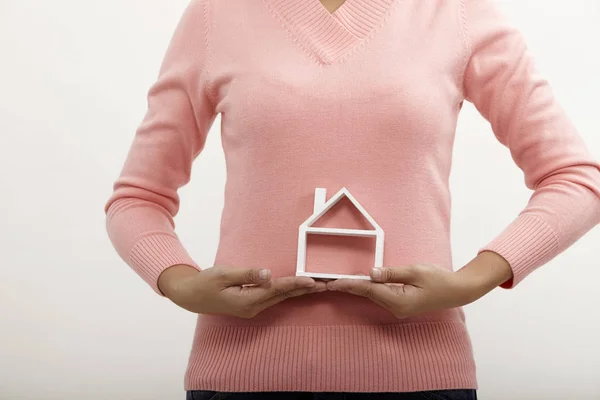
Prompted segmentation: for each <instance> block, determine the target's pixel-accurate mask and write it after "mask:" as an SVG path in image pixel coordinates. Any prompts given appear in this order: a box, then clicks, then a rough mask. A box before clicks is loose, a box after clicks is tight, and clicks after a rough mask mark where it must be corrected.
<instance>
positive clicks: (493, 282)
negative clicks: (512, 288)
mask: <svg viewBox="0 0 600 400" xmlns="http://www.w3.org/2000/svg"><path fill="white" fill-rule="evenodd" d="M455 274H456V276H457V278H458V280H459V282H461V284H462V285H464V286H465V288H466V291H467V293H468V296H469V297H470V299H469V300H470V301H469V302H471V301H475V300H477V299H478V298H480V297H481V296H483V295H485V294H486V293H488V292H490V291H492V290H493V289H495V288H496V287H498V286H500V285H501V284H503V283H504V282H506V281H508V280H510V279H511V278H512V269H511V267H510V264H509V263H508V261H506V260H505V259H504V257H502V256H500V255H499V254H497V253H495V252H492V251H483V252H481V253H479V254H478V255H477V256H476V257H475V258H473V259H472V260H471V261H470V262H469V263H467V264H466V265H465V266H464V267H462V268H461V269H459V270H458V271H456V272H455Z"/></svg>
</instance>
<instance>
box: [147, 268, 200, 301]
mask: <svg viewBox="0 0 600 400" xmlns="http://www.w3.org/2000/svg"><path fill="white" fill-rule="evenodd" d="M199 272H200V271H198V270H197V269H196V268H194V267H192V266H190V265H185V264H178V265H173V266H170V267H169V268H167V269H165V270H164V271H163V272H162V273H161V274H160V276H159V277H158V282H157V284H158V289H159V290H160V291H161V292H162V294H163V295H164V296H165V297H167V298H170V297H171V295H172V294H173V293H175V292H176V291H177V288H178V287H179V284H180V282H181V281H183V280H185V279H187V278H189V277H192V276H195V275H196V274H198V273H199Z"/></svg>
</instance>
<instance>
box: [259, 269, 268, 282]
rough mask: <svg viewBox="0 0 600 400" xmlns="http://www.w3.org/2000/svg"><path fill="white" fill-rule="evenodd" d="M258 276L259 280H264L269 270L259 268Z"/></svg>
mask: <svg viewBox="0 0 600 400" xmlns="http://www.w3.org/2000/svg"><path fill="white" fill-rule="evenodd" d="M258 277H259V278H260V279H261V280H265V279H267V278H268V277H269V270H268V269H261V270H260V271H259V272H258Z"/></svg>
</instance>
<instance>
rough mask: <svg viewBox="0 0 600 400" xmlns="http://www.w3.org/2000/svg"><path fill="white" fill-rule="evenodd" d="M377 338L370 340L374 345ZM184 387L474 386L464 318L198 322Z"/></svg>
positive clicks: (365, 389) (390, 389)
mask: <svg viewBox="0 0 600 400" xmlns="http://www.w3.org/2000/svg"><path fill="white" fill-rule="evenodd" d="M375 343H376V345H373V344H375ZM185 388H186V390H216V391H235V392H252V391H310V392H412V391H422V390H436V389H440V390H441V389H453V388H455V389H461V388H464V389H467V388H473V389H476V388H477V382H476V376H475V363H474V360H473V355H472V347H471V341H470V338H469V335H468V333H467V330H466V327H465V324H464V323H461V322H456V321H439V322H422V323H405V324H402V323H399V324H389V325H329V326H219V325H216V326H215V325H212V326H204V325H203V324H202V323H199V324H198V325H197V328H196V334H195V337H194V344H193V349H192V354H191V356H190V359H189V365H188V369H187V372H186V376H185Z"/></svg>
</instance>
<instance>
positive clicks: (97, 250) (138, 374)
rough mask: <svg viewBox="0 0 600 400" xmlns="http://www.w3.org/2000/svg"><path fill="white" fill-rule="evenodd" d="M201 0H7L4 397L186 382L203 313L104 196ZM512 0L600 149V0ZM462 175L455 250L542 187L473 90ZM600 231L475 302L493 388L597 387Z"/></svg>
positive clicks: (194, 216)
mask: <svg viewBox="0 0 600 400" xmlns="http://www.w3.org/2000/svg"><path fill="white" fill-rule="evenodd" d="M186 1H187V0H169V1H167V0H103V1H98V2H90V1H85V2H84V1H75V0H53V1H42V0H37V1H35V0H2V1H0V91H1V92H0V132H1V134H0V152H1V157H0V167H1V169H0V171H1V172H0V184H1V187H2V196H1V197H0V206H1V207H0V208H1V209H2V222H3V225H4V228H3V229H2V231H1V233H0V235H1V237H0V248H1V253H0V254H1V255H2V263H1V264H0V399H2V400H4V399H11V400H12V399H61V400H66V399H79V398H86V399H99V400H100V399H102V400H106V399H111V400H120V399H123V400H125V399H127V400H136V399H140V400H141V399H145V400H147V399H157V400H158V399H161V400H162V399H177V398H183V391H182V388H181V385H182V375H183V372H184V369H185V363H186V361H187V354H188V353H187V352H188V349H189V345H190V341H191V337H192V329H193V324H194V317H193V315H192V314H189V313H187V312H185V311H182V310H180V309H178V308H176V307H175V306H173V305H171V304H170V303H169V302H168V301H165V300H163V299H161V298H159V297H158V296H156V295H155V294H154V293H153V292H152V291H151V290H149V288H148V287H147V286H146V285H145V283H143V281H142V280H141V279H139V278H138V277H137V276H136V275H135V274H134V273H133V272H132V271H130V270H129V269H128V267H127V266H126V265H125V264H123V263H122V262H121V261H120V259H119V258H118V256H117V255H116V253H115V252H114V251H113V249H112V247H111V246H110V244H109V241H108V238H107V236H106V233H105V230H104V215H103V213H102V207H103V203H104V202H105V200H106V199H107V196H108V195H109V193H110V190H111V184H112V181H113V180H114V179H115V177H116V176H117V174H118V172H119V170H120V167H121V164H122V162H123V160H124V157H125V155H126V151H127V147H128V145H129V143H130V141H131V138H132V134H133V132H134V130H135V128H136V126H137V124H138V123H139V122H140V119H141V117H142V115H143V113H144V111H145V107H146V103H145V95H146V91H147V89H148V87H149V85H150V84H151V83H152V82H153V80H154V78H155V77H156V73H157V68H158V65H159V63H160V61H161V57H162V55H163V51H164V49H165V47H166V45H167V42H168V40H169V38H170V35H171V33H172V29H173V28H174V25H175V24H176V22H177V20H178V18H179V16H180V14H181V11H182V10H183V8H184V7H185V5H186ZM498 1H499V2H500V3H501V5H502V6H503V7H505V8H506V10H507V12H508V13H509V14H510V15H511V16H512V17H514V21H515V23H516V24H517V25H518V26H520V27H521V28H522V30H523V31H524V33H525V34H526V36H527V37H528V41H529V43H530V47H531V48H532V49H533V50H534V52H535V54H536V55H537V59H538V64H539V67H540V69H541V70H543V72H544V74H545V75H546V76H547V77H548V78H549V80H550V81H551V82H552V84H553V87H554V89H555V93H556V95H557V96H558V97H559V98H560V101H561V103H562V104H563V106H564V107H565V108H566V109H567V111H568V112H569V114H570V115H571V117H572V119H573V120H574V122H575V124H576V125H577V127H578V128H579V129H580V132H581V135H582V136H583V137H584V139H585V140H586V142H587V143H588V145H589V147H590V149H591V150H592V152H593V153H594V155H595V156H596V157H600V134H599V131H600V119H599V114H598V110H597V108H598V97H597V96H598V93H600V78H599V77H598V71H599V70H600V56H599V55H598V45H597V42H596V40H594V39H592V38H598V37H600V24H599V23H598V22H599V20H600V2H598V0H571V1H569V2H564V1H558V0H556V1H550V0H530V1H523V0H498ZM567 4H568V6H567ZM219 124H220V120H219V119H217V120H216V121H215V124H214V126H213V130H212V132H211V133H210V135H209V140H208V143H207V147H206V150H205V151H204V153H203V154H202V155H201V156H200V158H199V159H198V160H197V162H196V164H195V166H194V173H193V178H192V182H191V183H190V184H189V185H188V186H187V187H186V188H184V190H182V209H181V213H180V215H179V217H178V219H177V221H178V232H179V234H180V235H181V237H182V239H183V241H184V242H185V243H187V244H190V245H189V246H188V247H189V248H190V252H191V253H192V255H193V256H194V257H195V259H196V260H197V261H198V262H199V263H200V264H201V265H202V264H204V265H208V264H209V263H210V262H211V260H212V257H213V255H214V251H215V248H216V245H217V229H218V222H219V217H220V216H219V213H217V212H215V211H216V210H220V208H221V206H222V191H221V190H222V186H223V180H224V162H223V156H222V151H221V148H220V143H219V134H218V132H217V131H218V127H219ZM482 173H485V174H487V175H488V176H489V178H488V179H487V180H485V181H482V180H480V178H479V177H481V176H482V175H481V174H482ZM452 190H453V195H454V197H453V213H454V214H453V220H452V222H453V249H454V255H455V261H456V265H457V266H460V265H463V264H464V263H466V262H467V261H469V260H470V259H471V257H472V256H473V254H474V251H475V250H476V249H477V248H478V246H480V245H482V244H484V243H485V242H487V241H488V240H489V239H491V238H492V237H493V236H495V235H496V234H497V233H499V231H500V230H501V229H502V228H503V227H504V226H506V225H507V224H508V223H509V222H510V221H511V220H512V218H513V217H514V216H515V215H516V213H517V212H518V211H519V210H520V209H521V208H522V207H523V206H524V205H525V202H526V200H527V198H528V196H529V194H530V193H529V191H528V190H527V189H526V188H525V187H524V185H523V182H522V176H521V172H520V171H519V170H518V169H517V167H516V166H515V165H514V164H513V163H512V160H511V159H510V156H509V153H508V151H507V150H506V149H504V148H503V147H502V146H501V145H499V144H498V143H497V142H496V141H495V139H494V137H493V135H492V133H491V131H490V130H489V128H488V125H487V123H486V122H485V121H484V120H483V119H482V118H481V117H479V116H478V114H477V113H476V111H475V110H474V109H473V107H471V106H468V107H467V108H466V110H464V113H463V114H462V116H461V121H460V128H459V132H458V135H457V140H456V152H455V162H454V169H453V175H452ZM192 243H203V246H202V247H200V248H198V247H192V246H191V244H192ZM598 243H600V228H596V229H595V230H593V231H591V232H590V233H588V234H587V235H586V236H585V237H584V238H582V239H581V240H580V241H579V242H577V244H576V245H574V246H573V247H571V248H570V249H569V250H567V252H565V253H563V254H562V255H560V256H558V257H557V258H556V259H555V260H553V261H552V262H551V263H549V264H547V265H546V266H544V267H543V268H542V269H540V270H538V271H537V272H535V273H534V274H533V275H531V276H530V277H529V278H528V279H526V280H525V281H524V282H523V283H522V284H521V285H520V287H518V288H517V289H516V290H513V291H504V290H501V289H498V290H495V291H494V292H492V293H491V294H489V295H488V296H486V297H485V298H484V299H482V300H480V301H479V302H477V303H475V304H473V305H470V306H468V307H467V309H466V311H467V318H468V323H469V326H470V329H471V332H472V335H473V341H474V345H475V351H476V357H477V362H478V375H479V380H480V384H481V390H480V398H482V399H509V398H510V399H584V398H585V399H600V342H599V341H598V337H600V312H598V308H597V305H598V304H600V291H599V290H597V284H598V281H600V268H599V267H600V262H599V261H598V259H599V256H598V251H597V248H598Z"/></svg>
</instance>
